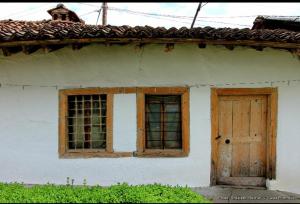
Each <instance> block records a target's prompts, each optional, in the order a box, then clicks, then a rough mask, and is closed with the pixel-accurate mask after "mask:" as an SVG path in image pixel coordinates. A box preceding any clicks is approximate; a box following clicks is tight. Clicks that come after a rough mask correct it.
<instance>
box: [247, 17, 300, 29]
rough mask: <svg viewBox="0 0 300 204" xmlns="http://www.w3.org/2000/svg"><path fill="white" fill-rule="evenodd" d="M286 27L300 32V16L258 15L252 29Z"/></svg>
mask: <svg viewBox="0 0 300 204" xmlns="http://www.w3.org/2000/svg"><path fill="white" fill-rule="evenodd" d="M279 28H280V29H285V30H289V31H295V32H300V19H299V17H283V16H258V17H257V18H256V19H255V21H254V23H253V27H252V29H272V30H273V29H279Z"/></svg>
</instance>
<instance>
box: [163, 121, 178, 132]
mask: <svg viewBox="0 0 300 204" xmlns="http://www.w3.org/2000/svg"><path fill="white" fill-rule="evenodd" d="M180 126H181V123H167V122H166V123H165V126H164V128H165V129H164V130H165V131H180V128H181V127H180Z"/></svg>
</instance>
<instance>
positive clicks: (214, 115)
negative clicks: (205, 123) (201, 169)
mask: <svg viewBox="0 0 300 204" xmlns="http://www.w3.org/2000/svg"><path fill="white" fill-rule="evenodd" d="M210 103H211V104H210V109H211V172H210V184H211V185H215V184H216V182H217V163H218V144H217V142H216V140H215V138H216V137H217V136H218V92H217V89H216V88H212V89H211V96H210Z"/></svg>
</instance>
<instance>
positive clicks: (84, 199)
mask: <svg viewBox="0 0 300 204" xmlns="http://www.w3.org/2000/svg"><path fill="white" fill-rule="evenodd" d="M20 202H21V203H24V202H26V203H28V202H30V203H88V202H91V203H124V202H126V203H210V202H211V201H209V200H207V199H206V198H204V197H203V196H201V195H199V194H197V193H195V192H193V191H192V190H190V189H189V188H187V187H179V186H175V187H172V186H167V185H160V184H151V185H138V186H131V185H128V184H126V183H124V184H118V185H112V186H110V187H101V186H93V187H87V186H70V185H67V186H65V185H64V186H56V185H53V184H47V185H34V186H32V187H26V186H24V185H22V184H18V183H11V184H7V183H0V203H20Z"/></svg>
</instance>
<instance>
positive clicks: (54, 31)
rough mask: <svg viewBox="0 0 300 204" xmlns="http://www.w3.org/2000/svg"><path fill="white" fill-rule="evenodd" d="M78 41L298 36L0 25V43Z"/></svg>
mask: <svg viewBox="0 0 300 204" xmlns="http://www.w3.org/2000/svg"><path fill="white" fill-rule="evenodd" d="M80 38H152V39H156V38H179V39H204V40H228V41H232V40H254V41H270V42H289V43H300V32H293V31H288V30H284V29H273V30H269V29H249V28H244V29H238V28H212V27H203V28H200V27H198V28H192V29H189V28H186V27H182V28H179V29H177V28H169V29H166V28H164V27H157V28H154V27H151V26H135V27H130V26H126V25H125V26H111V25H107V26H95V25H86V24H83V23H74V22H66V21H64V22H63V21H52V20H44V21H14V20H2V21H0V42H9V41H27V40H50V39H80Z"/></svg>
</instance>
